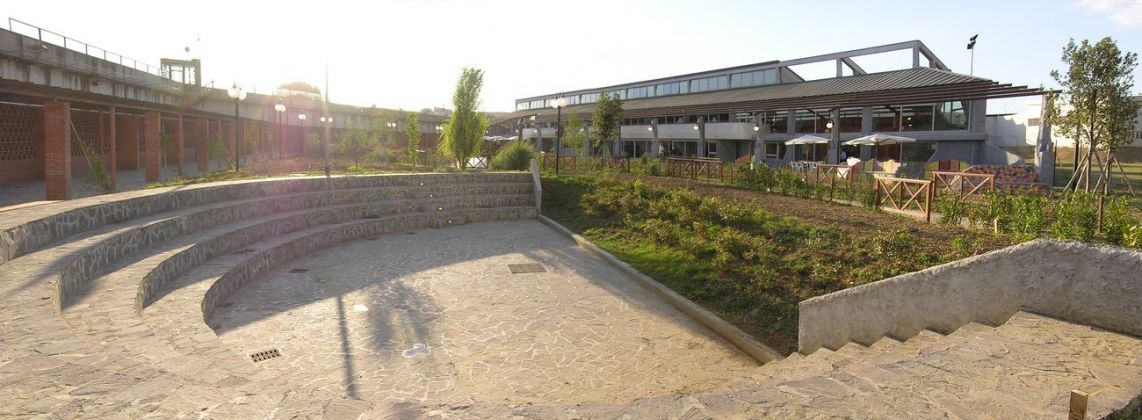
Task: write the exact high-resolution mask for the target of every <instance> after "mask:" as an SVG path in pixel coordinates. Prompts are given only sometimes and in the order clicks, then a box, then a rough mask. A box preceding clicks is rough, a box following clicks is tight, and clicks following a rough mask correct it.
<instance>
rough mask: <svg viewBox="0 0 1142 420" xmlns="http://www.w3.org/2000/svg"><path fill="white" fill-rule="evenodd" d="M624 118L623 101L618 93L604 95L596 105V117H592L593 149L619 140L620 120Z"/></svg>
mask: <svg viewBox="0 0 1142 420" xmlns="http://www.w3.org/2000/svg"><path fill="white" fill-rule="evenodd" d="M622 117H623V101H622V99H619V95H618V94H617V93H606V92H604V93H602V94H600V95H599V101H598V102H596V103H595V115H594V116H592V117H591V147H592V148H594V147H596V146H598V145H601V144H603V142H605V141H607V140H610V139H613V138H617V137H618V132H619V119H620V118H622Z"/></svg>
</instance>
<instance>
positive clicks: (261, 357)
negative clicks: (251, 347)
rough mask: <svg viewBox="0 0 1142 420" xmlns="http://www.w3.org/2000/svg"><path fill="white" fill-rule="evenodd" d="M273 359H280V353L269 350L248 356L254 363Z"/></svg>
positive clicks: (276, 350)
mask: <svg viewBox="0 0 1142 420" xmlns="http://www.w3.org/2000/svg"><path fill="white" fill-rule="evenodd" d="M275 357H282V352H280V351H278V349H269V350H266V351H260V352H257V353H251V354H250V359H251V360H253V361H254V363H258V362H264V361H266V360H270V359H273V358H275Z"/></svg>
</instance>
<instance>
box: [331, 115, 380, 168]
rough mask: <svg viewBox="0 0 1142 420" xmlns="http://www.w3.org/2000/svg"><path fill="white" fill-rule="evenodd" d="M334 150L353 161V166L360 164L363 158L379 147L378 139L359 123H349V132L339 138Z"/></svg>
mask: <svg viewBox="0 0 1142 420" xmlns="http://www.w3.org/2000/svg"><path fill="white" fill-rule="evenodd" d="M333 147H334V150H336V151H337V154H338V155H340V157H342V158H345V159H349V160H351V161H353V166H359V165H360V163H361V158H362V157H364V156H365V155H367V154H369V152H372V151H373V149H375V148H376V147H377V139H376V138H374V137H373V136H371V135H369V133H368V132H367V131H365V130H362V129H361V128H360V127H357V124H354V123H350V124H349V132H348V133H346V135H344V136H342V137H340V138H338V139H337V144H335V145H334V146H333Z"/></svg>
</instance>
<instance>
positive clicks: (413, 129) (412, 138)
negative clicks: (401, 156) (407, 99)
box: [405, 112, 420, 166]
mask: <svg viewBox="0 0 1142 420" xmlns="http://www.w3.org/2000/svg"><path fill="white" fill-rule="evenodd" d="M405 134H406V135H408V161H409V162H412V166H416V164H417V162H416V160H417V157H418V154H417V149H420V115H418V114H417V113H415V112H410V113H408V119H407V120H405Z"/></svg>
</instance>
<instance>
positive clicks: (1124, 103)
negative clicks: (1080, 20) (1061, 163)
mask: <svg viewBox="0 0 1142 420" xmlns="http://www.w3.org/2000/svg"><path fill="white" fill-rule="evenodd" d="M1062 59H1063V62H1064V63H1066V64H1067V66H1068V69H1067V71H1066V73H1060V72H1059V71H1058V70H1052V71H1051V77H1053V78H1054V79H1055V80H1056V81H1057V82H1058V83H1059V85H1061V86H1062V87H1063V93H1062V95H1061V97H1060V99H1061V100H1060V101H1057V102H1056V101H1051V102H1054V103H1053V104H1051V106H1052V108H1053V109H1052V110H1051V111H1050V112H1049V113H1048V115H1049V116H1050V118H1049V121H1050V122H1051V124H1052V125H1054V126H1055V127H1057V128H1058V130H1059V132H1061V133H1062V134H1063V135H1065V136H1068V137H1070V138H1072V139H1074V140H1075V154H1076V164H1075V167H1074V174H1073V175H1072V176H1071V180H1070V181H1069V182H1067V188H1068V189H1076V190H1077V189H1078V186H1079V183H1080V181H1082V182H1083V184H1084V186H1083V189H1084V190H1086V191H1087V192H1090V191H1091V188H1090V178H1091V176H1090V172H1091V162H1092V159H1095V160H1096V161H1097V162H1098V163H1099V165H1101V166H1100V172H1101V174H1100V180H1099V183H1101V182H1107V184H1108V185H1109V182H1110V164H1109V163H1110V162H1109V161H1110V160H1111V159H1112V158H1113V155H1114V151H1115V150H1116V149H1117V148H1118V146H1120V145H1122V144H1126V143H1128V142H1129V141H1130V135H1131V134H1132V131H1133V120H1134V118H1135V116H1136V115H1137V112H1138V105H1137V104H1136V103H1134V101H1131V100H1130V89H1131V88H1133V87H1134V76H1133V72H1134V68H1135V67H1137V66H1138V54H1136V53H1133V52H1126V53H1123V52H1122V51H1121V50H1119V49H1118V45H1117V44H1115V42H1114V40H1113V39H1110V38H1109V37H1107V38H1103V39H1102V40H1100V41H1098V43H1096V44H1093V45H1092V44H1091V43H1090V42H1089V41H1087V40H1083V41H1082V43H1081V44H1078V45H1076V44H1075V41H1074V40H1073V39H1072V40H1070V42H1068V43H1067V45H1066V46H1065V47H1063V57H1062ZM1059 107H1064V108H1062V109H1060V108H1059ZM1080 146H1086V148H1087V149H1086V154H1085V156H1083V158H1082V160H1081V161H1079V160H1078V159H1077V155H1078V153H1079V147H1080ZM1096 149H1101V150H1105V151H1106V152H1107V160H1108V162H1106V164H1103V163H1102V161H1101V159H1100V158H1099V156H1098V155H1097V154H1096V153H1095V150H1096ZM1097 186H1098V184H1096V189H1097Z"/></svg>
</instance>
